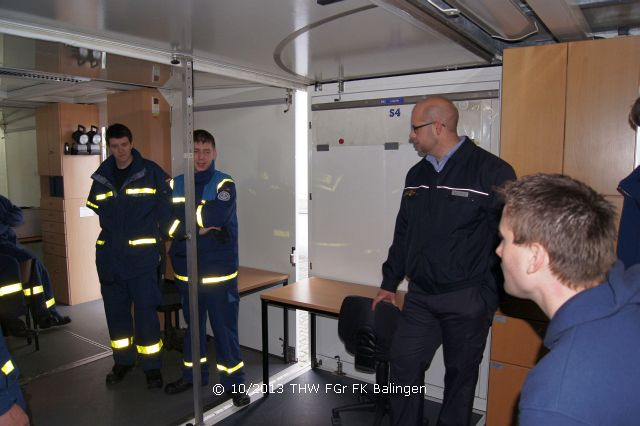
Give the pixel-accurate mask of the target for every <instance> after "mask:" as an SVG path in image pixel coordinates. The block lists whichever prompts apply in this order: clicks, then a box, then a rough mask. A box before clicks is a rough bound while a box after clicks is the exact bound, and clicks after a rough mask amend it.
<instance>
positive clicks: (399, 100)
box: [380, 98, 404, 105]
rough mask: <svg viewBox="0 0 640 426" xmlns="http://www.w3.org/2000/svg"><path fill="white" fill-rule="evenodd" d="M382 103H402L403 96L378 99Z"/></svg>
mask: <svg viewBox="0 0 640 426" xmlns="http://www.w3.org/2000/svg"><path fill="white" fill-rule="evenodd" d="M380 103H381V104H382V105H393V104H403V103H404V98H387V99H382V100H380Z"/></svg>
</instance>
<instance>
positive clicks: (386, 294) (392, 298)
mask: <svg viewBox="0 0 640 426" xmlns="http://www.w3.org/2000/svg"><path fill="white" fill-rule="evenodd" d="M382 300H386V301H387V302H390V303H391V304H393V306H398V303H397V302H396V294H395V293H392V292H390V291H387V290H383V289H380V291H378V294H377V295H376V297H375V299H373V303H372V304H371V310H372V311H375V309H376V305H377V304H378V303H379V302H381V301H382Z"/></svg>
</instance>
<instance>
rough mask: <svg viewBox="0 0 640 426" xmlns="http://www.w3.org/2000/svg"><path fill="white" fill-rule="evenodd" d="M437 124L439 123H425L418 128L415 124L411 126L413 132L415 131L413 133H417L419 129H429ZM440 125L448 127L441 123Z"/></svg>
mask: <svg viewBox="0 0 640 426" xmlns="http://www.w3.org/2000/svg"><path fill="white" fill-rule="evenodd" d="M434 123H437V121H430V122H428V123H424V124H418V125H417V126H414V125H413V124H412V125H411V130H412V131H413V133H417V132H418V130H419V129H422V128H423V127H427V126H429V125H431V124H434ZM440 125H441V126H442V127H446V126H445V125H444V124H442V123H440Z"/></svg>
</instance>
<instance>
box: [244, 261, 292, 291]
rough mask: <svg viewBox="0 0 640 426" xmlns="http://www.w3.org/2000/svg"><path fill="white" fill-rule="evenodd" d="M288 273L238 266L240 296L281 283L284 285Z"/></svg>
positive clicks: (287, 278) (286, 281)
mask: <svg viewBox="0 0 640 426" xmlns="http://www.w3.org/2000/svg"><path fill="white" fill-rule="evenodd" d="M288 282H289V275H286V274H281V273H279V272H271V271H265V270H262V269H255V268H249V267H247V266H240V267H239V268H238V293H239V294H240V297H243V296H248V295H250V294H253V293H256V292H258V291H261V290H264V289H267V288H271V287H275V286H277V285H280V284H282V285H283V286H286V285H287V283H288Z"/></svg>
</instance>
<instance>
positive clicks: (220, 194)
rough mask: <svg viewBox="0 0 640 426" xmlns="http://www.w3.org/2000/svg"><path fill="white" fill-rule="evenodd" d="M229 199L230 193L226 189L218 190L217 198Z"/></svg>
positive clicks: (221, 199)
mask: <svg viewBox="0 0 640 426" xmlns="http://www.w3.org/2000/svg"><path fill="white" fill-rule="evenodd" d="M230 199H231V194H229V192H228V191H220V192H218V200H220V201H229V200H230Z"/></svg>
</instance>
